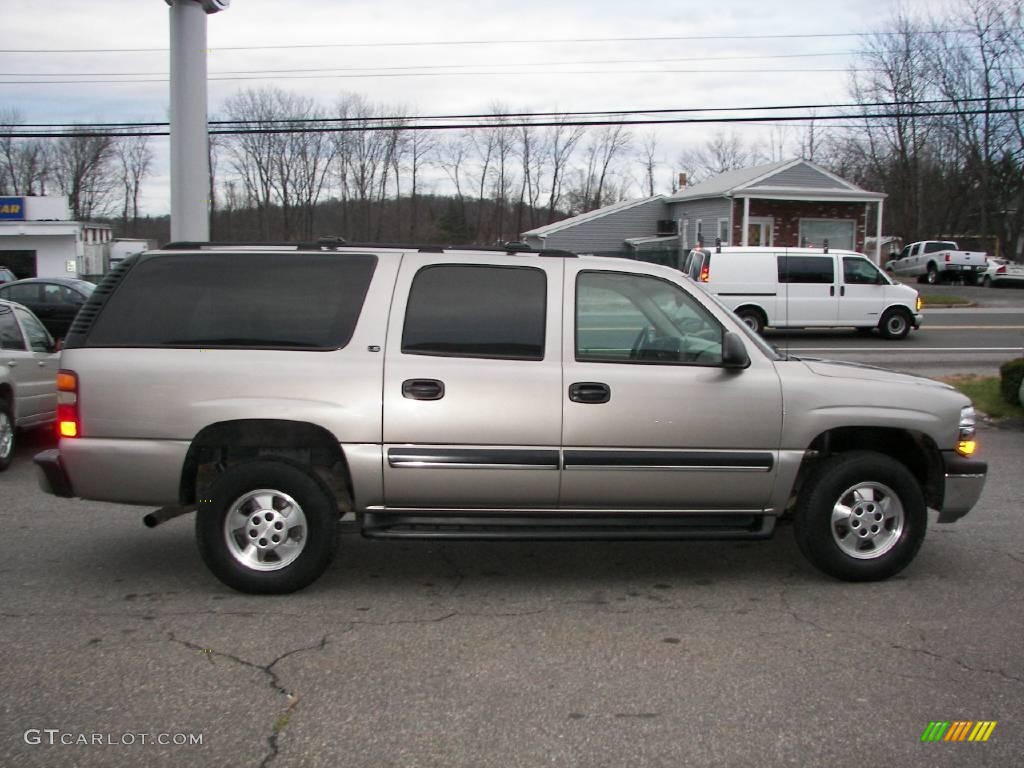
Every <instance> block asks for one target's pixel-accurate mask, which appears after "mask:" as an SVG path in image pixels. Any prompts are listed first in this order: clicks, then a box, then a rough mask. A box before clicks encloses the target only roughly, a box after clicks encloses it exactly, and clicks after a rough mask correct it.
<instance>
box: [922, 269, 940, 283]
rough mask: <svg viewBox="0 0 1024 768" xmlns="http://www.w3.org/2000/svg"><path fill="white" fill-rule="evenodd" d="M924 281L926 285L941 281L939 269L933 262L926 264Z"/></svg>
mask: <svg viewBox="0 0 1024 768" xmlns="http://www.w3.org/2000/svg"><path fill="white" fill-rule="evenodd" d="M924 281H925V282H926V283H928V285H938V284H939V283H940V282H941V281H942V278H941V277H940V276H939V270H938V269H936V267H935V265H934V264H929V265H928V272H927V274H925V276H924Z"/></svg>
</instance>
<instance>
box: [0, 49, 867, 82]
mask: <svg viewBox="0 0 1024 768" xmlns="http://www.w3.org/2000/svg"><path fill="white" fill-rule="evenodd" d="M855 53H856V51H836V52H834V53H781V54H766V55H762V56H682V57H673V58H658V59H581V60H580V59H578V60H572V61H520V62H516V64H517V65H518V66H528V67H551V66H559V67H560V66H577V65H581V64H664V63H669V62H676V61H752V60H761V59H806V58H822V57H831V56H852V55H854V54H855ZM507 66H510V65H509V64H480V63H479V62H473V63H469V64H407V65H405V66H395V67H310V68H301V69H244V70H225V71H220V72H210V75H211V76H212V75H256V74H265V75H281V74H296V73H314V72H324V73H329V72H378V71H381V72H385V71H391V70H403V71H404V70H417V69H459V68H461V67H483V68H487V69H492V68H498V67H507ZM3 75H4V77H65V76H67V77H102V76H117V77H152V76H158V75H159V76H165V77H166V76H169V75H170V73H169V72H167V71H161V72H4V73H3Z"/></svg>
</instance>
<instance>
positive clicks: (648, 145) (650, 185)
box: [638, 131, 660, 197]
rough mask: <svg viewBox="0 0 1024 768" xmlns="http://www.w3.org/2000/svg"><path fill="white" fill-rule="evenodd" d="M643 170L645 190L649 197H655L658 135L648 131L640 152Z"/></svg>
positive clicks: (641, 143)
mask: <svg viewBox="0 0 1024 768" xmlns="http://www.w3.org/2000/svg"><path fill="white" fill-rule="evenodd" d="M638 155H639V158H640V165H641V169H642V170H643V175H644V189H646V191H647V196H648V197H653V196H654V177H655V174H656V173H657V170H658V166H659V165H660V163H659V162H658V134H657V133H656V132H655V131H648V132H647V133H646V134H644V137H643V140H642V141H641V142H640V150H639V152H638Z"/></svg>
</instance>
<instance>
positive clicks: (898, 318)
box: [878, 307, 911, 340]
mask: <svg viewBox="0 0 1024 768" xmlns="http://www.w3.org/2000/svg"><path fill="white" fill-rule="evenodd" d="M910 326H911V320H910V313H908V312H907V311H906V310H905V309H896V308H895V307H894V308H892V309H887V310H886V311H885V313H884V314H883V315H882V319H881V320H880V321H879V322H878V332H879V333H880V334H882V338H884V339H897V340H898V339H905V338H906V337H907V334H908V333H910Z"/></svg>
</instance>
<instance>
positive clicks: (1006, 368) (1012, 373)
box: [999, 357, 1024, 405]
mask: <svg viewBox="0 0 1024 768" xmlns="http://www.w3.org/2000/svg"><path fill="white" fill-rule="evenodd" d="M1021 380H1024V357H1019V358H1017V359H1016V360H1010V361H1009V362H1006V363H1003V364H1002V365H1001V366H999V393H1000V394H1001V395H1002V396H1003V400H1005V401H1006V402H1008V403H1012V404H1013V405H1018V403H1019V400H1018V399H1017V397H1018V395H1017V393H1018V392H1020V383H1021Z"/></svg>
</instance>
